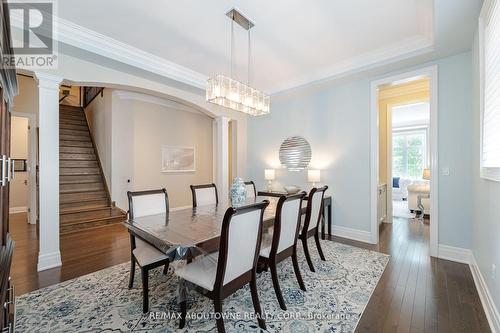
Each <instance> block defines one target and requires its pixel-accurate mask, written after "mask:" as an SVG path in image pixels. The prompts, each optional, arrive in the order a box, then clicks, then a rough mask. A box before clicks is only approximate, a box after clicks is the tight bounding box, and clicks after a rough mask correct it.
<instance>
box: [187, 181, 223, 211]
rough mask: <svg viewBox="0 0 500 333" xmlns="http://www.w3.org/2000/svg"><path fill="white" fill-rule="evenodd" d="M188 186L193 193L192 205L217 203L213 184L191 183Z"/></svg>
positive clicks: (215, 189)
mask: <svg viewBox="0 0 500 333" xmlns="http://www.w3.org/2000/svg"><path fill="white" fill-rule="evenodd" d="M190 187H191V194H192V195H193V207H197V206H203V205H217V204H218V203H219V198H218V196H217V186H215V184H213V183H212V184H205V185H191V186H190Z"/></svg>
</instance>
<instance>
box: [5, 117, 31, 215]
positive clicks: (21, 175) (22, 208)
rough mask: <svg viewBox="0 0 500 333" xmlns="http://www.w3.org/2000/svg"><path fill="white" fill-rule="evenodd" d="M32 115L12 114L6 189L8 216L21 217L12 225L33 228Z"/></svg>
mask: <svg viewBox="0 0 500 333" xmlns="http://www.w3.org/2000/svg"><path fill="white" fill-rule="evenodd" d="M34 124H35V115H34V114H29V113H20V112H13V113H12V117H11V138H10V146H11V158H12V159H13V160H14V167H13V169H14V177H13V179H12V182H11V186H10V195H9V197H10V202H9V214H22V215H23V218H20V217H19V216H17V218H16V219H15V220H16V221H19V220H24V221H26V222H28V223H29V224H36V221H37V214H36V211H37V209H36V134H35V126H34Z"/></svg>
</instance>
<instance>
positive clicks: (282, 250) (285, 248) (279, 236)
mask: <svg viewBox="0 0 500 333" xmlns="http://www.w3.org/2000/svg"><path fill="white" fill-rule="evenodd" d="M305 195H306V193H305V192H302V193H299V194H294V195H291V196H282V197H280V199H279V200H278V204H277V206H276V217H275V219H274V225H273V233H272V238H271V237H269V238H268V239H271V242H270V243H269V242H266V243H263V244H262V246H261V249H260V257H259V264H262V265H264V266H265V267H269V268H270V270H271V277H272V280H273V287H274V292H275V293H276V297H277V298H278V303H279V304H280V307H281V308H282V309H283V310H286V305H285V301H284V299H283V295H282V294H281V289H280V285H279V282H278V273H277V269H276V264H278V263H279V262H281V261H283V260H285V259H286V258H289V257H291V258H292V263H293V270H294V272H295V277H296V278H297V281H298V283H299V286H300V289H302V290H304V291H306V287H305V285H304V282H303V281H302V276H301V274H300V270H299V264H298V262H297V236H298V234H299V228H300V219H301V215H302V214H301V210H302V199H303V198H304V197H305Z"/></svg>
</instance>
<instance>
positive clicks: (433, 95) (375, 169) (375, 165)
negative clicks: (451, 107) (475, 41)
mask: <svg viewBox="0 0 500 333" xmlns="http://www.w3.org/2000/svg"><path fill="white" fill-rule="evenodd" d="M422 76H425V77H429V79H430V96H429V103H430V125H429V128H430V133H429V136H430V149H431V154H430V167H431V175H432V179H431V181H430V187H431V197H430V242H429V243H430V248H429V250H430V255H431V256H433V257H437V255H438V239H439V236H438V230H439V228H438V226H439V224H438V217H439V208H438V203H439V200H438V195H439V194H438V178H439V177H438V176H439V169H438V135H437V134H438V68H437V65H433V66H429V67H424V68H420V69H417V70H414V71H410V72H404V73H399V74H392V75H391V74H390V75H388V76H386V77H384V78H381V79H377V80H374V81H372V82H371V84H370V152H371V154H370V209H371V212H370V220H371V241H372V243H373V244H378V242H379V224H378V220H377V188H378V174H379V128H378V127H379V112H378V87H379V86H380V85H383V84H388V83H393V82H395V81H401V80H406V79H410V78H414V77H422ZM388 183H390V181H388ZM388 185H389V184H388ZM387 190H388V191H392V186H387Z"/></svg>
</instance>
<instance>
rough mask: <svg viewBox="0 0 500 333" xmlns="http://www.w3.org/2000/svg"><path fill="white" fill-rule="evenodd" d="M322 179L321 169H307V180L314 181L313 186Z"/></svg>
mask: <svg viewBox="0 0 500 333" xmlns="http://www.w3.org/2000/svg"><path fill="white" fill-rule="evenodd" d="M320 179H321V172H320V171H319V170H307V181H308V182H309V183H312V187H315V186H316V183H319V182H320Z"/></svg>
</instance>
